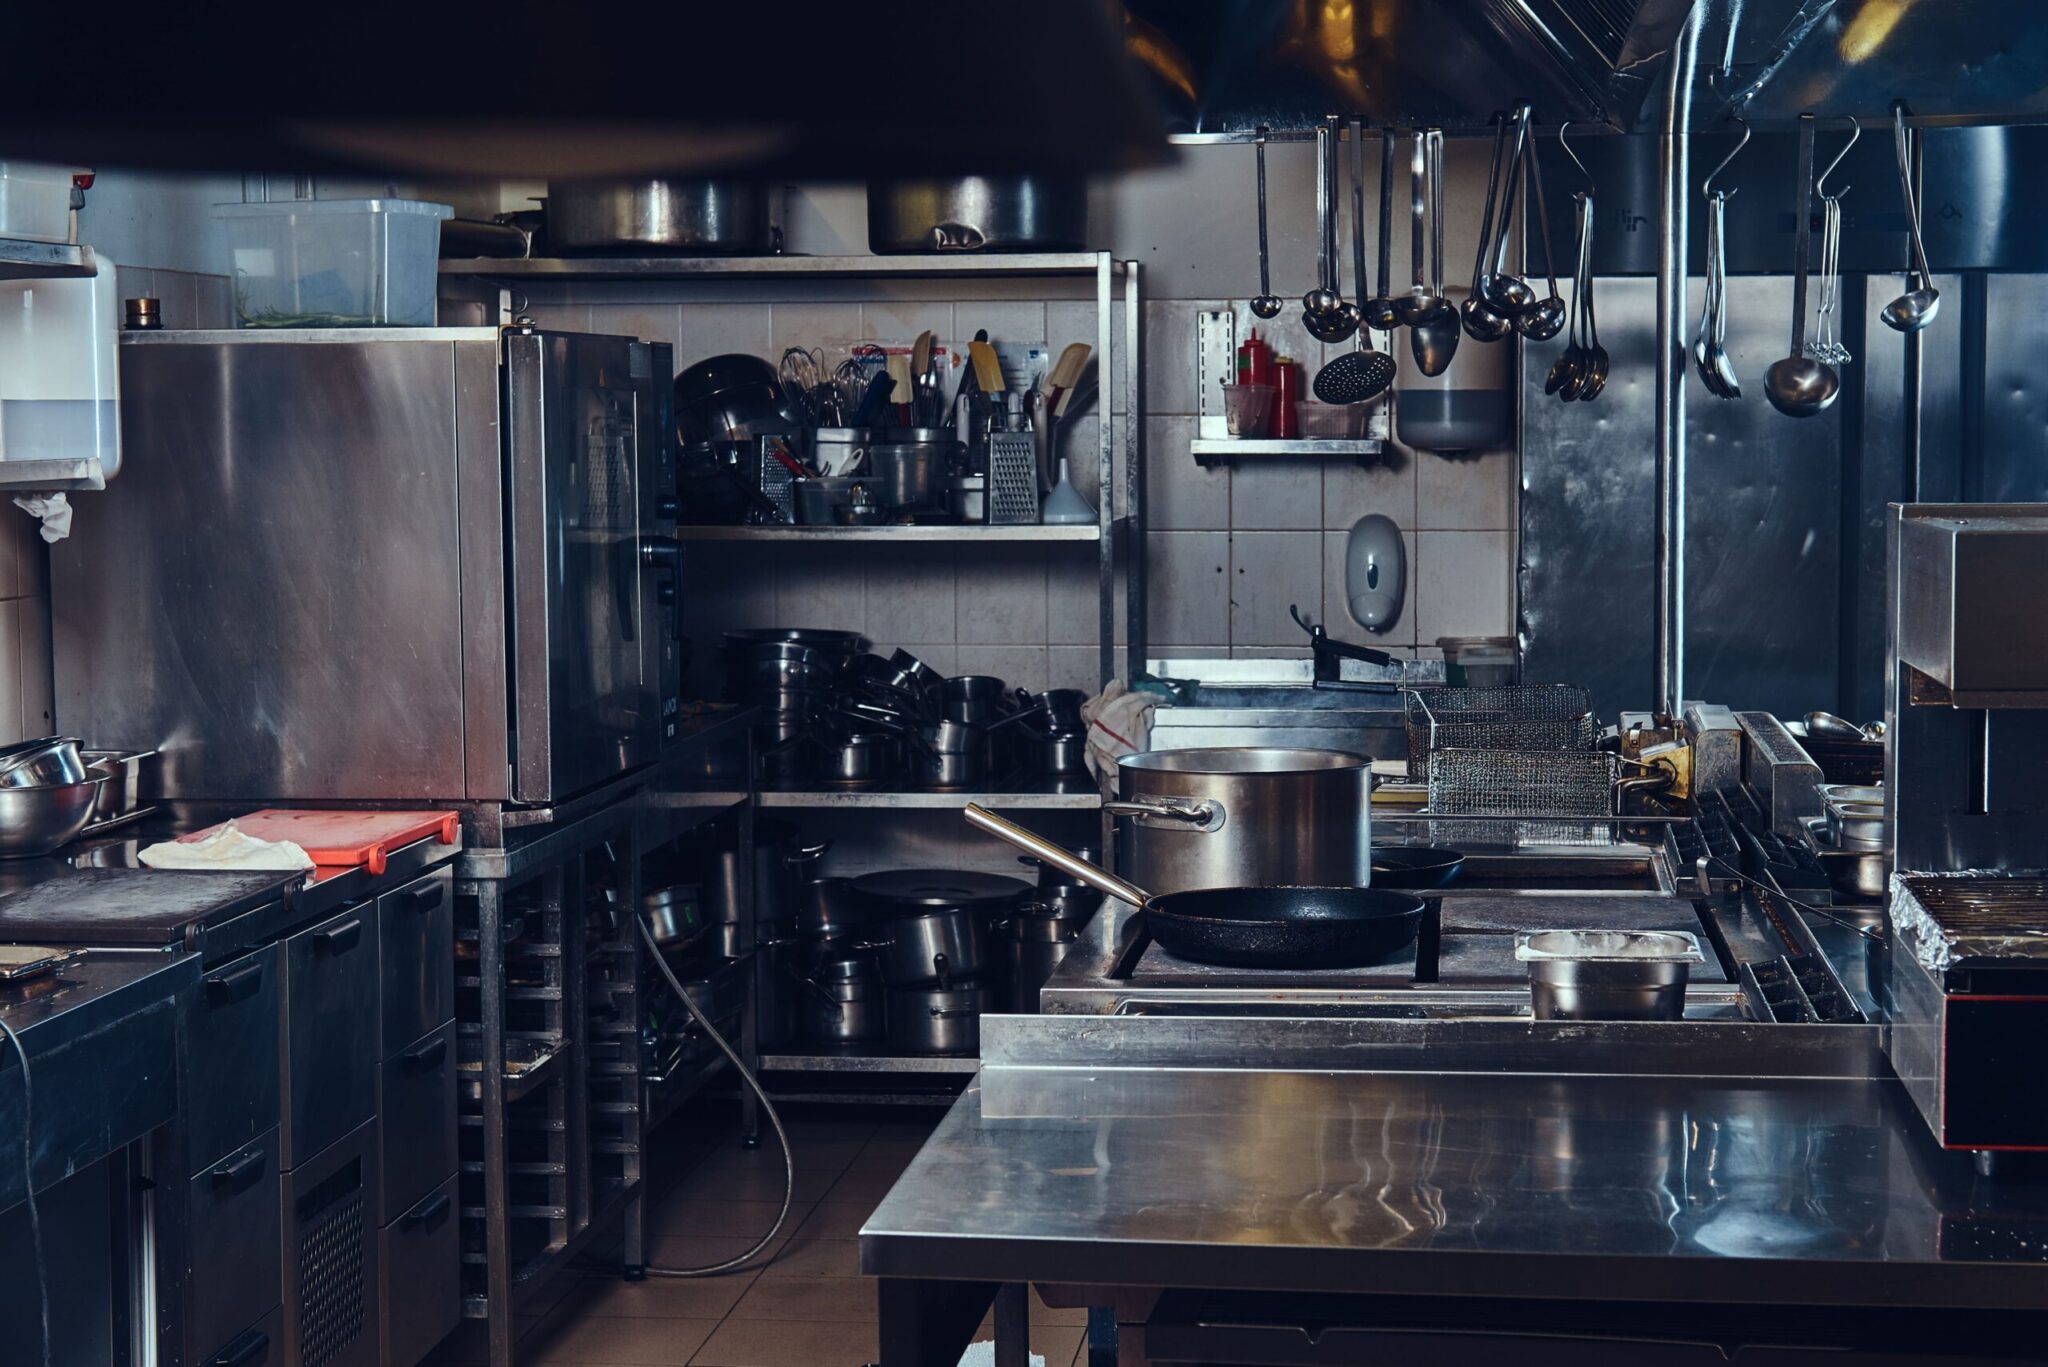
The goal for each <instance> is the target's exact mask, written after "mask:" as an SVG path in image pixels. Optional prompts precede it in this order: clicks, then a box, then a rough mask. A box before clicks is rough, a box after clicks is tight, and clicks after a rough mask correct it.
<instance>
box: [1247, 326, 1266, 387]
mask: <svg viewBox="0 0 2048 1367" xmlns="http://www.w3.org/2000/svg"><path fill="white" fill-rule="evenodd" d="M1244 347H1245V357H1246V361H1245V369H1244V374H1243V375H1242V376H1240V377H1239V383H1241V384H1271V383H1273V349H1272V348H1271V347H1269V346H1267V345H1266V344H1265V343H1264V342H1262V341H1260V340H1259V330H1258V329H1257V328H1253V329H1252V332H1251V336H1250V337H1247V338H1246V339H1245V344H1244Z"/></svg>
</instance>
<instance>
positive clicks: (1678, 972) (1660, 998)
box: [1515, 930, 1706, 1020]
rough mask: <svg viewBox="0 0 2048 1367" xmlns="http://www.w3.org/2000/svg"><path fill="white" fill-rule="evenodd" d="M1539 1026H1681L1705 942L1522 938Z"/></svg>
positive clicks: (1540, 934) (1537, 934)
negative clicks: (1693, 971) (1547, 1023)
mask: <svg viewBox="0 0 2048 1367" xmlns="http://www.w3.org/2000/svg"><path fill="white" fill-rule="evenodd" d="M1515 957H1516V958H1517V959H1519V960H1521V961H1522V962H1523V963H1525V964H1527V965H1528V966H1529V1007H1530V1014H1532V1015H1533V1016H1535V1018H1536V1019H1537V1020H1678V1019H1679V1018H1680V1017H1682V1016H1683V1015H1684V1014H1685V986H1686V980H1687V978H1688V977H1690V976H1691V968H1692V965H1694V964H1696V963H1703V962H1705V959H1706V956H1705V955H1704V954H1702V953H1701V952H1700V942H1699V937H1698V936H1696V935H1694V934H1692V933H1691V932H1690V931H1682V930H1537V931H1522V932H1521V933H1519V934H1517V935H1516V936H1515Z"/></svg>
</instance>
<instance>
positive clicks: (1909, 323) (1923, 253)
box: [1878, 100, 1941, 332]
mask: <svg viewBox="0 0 2048 1367" xmlns="http://www.w3.org/2000/svg"><path fill="white" fill-rule="evenodd" d="M1892 150H1893V151H1894V153H1896V154H1897V156H1898V159H1899V188H1900V189H1901V190H1902V191H1904V193H1905V196H1906V224H1907V226H1908V227H1910V228H1911V229H1912V230H1913V264H1914V265H1915V266H1917V267H1919V270H1920V288H1919V289H1916V290H1908V291H1907V292H1906V293H1904V294H1902V295H1900V296H1899V297H1898V298H1896V299H1894V300H1892V301H1891V302H1890V303H1889V304H1886V305H1885V306H1884V310H1883V312H1881V313H1880V314H1879V315H1878V316H1879V317H1880V318H1883V319H1884V321H1885V326H1886V327H1889V328H1891V329H1893V330H1894V331H1897V332H1918V331H1919V330H1920V329H1921V328H1924V327H1926V326H1927V325H1928V324H1929V323H1931V322H1933V321H1934V316H1935V314H1937V313H1939V312H1940V311H1941V291H1940V290H1938V289H1936V288H1934V278H1933V277H1932V276H1930V275H1929V274H1928V273H1927V248H1926V247H1924V246H1923V245H1921V242H1920V208H1919V206H1918V205H1917V204H1916V203H1915V202H1914V199H1913V164H1912V157H1911V154H1910V151H1909V149H1908V146H1907V143H1906V105H1905V102H1904V101H1903V100H1901V101H1895V102H1894V103H1893V104H1892Z"/></svg>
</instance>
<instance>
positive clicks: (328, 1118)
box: [284, 903, 377, 1169]
mask: <svg viewBox="0 0 2048 1367" xmlns="http://www.w3.org/2000/svg"><path fill="white" fill-rule="evenodd" d="M375 915H376V908H375V907H374V906H372V905H370V904H369V903H363V904H361V905H358V906H355V907H352V908H350V909H349V910H347V911H344V912H342V913H341V914H340V915H338V916H335V917H332V918H331V919H329V920H326V921H323V922H321V923H320V924H319V925H317V926H314V927H312V928H311V929H310V930H302V931H300V932H299V933H298V934H297V935H294V936H292V937H291V938H290V939H289V940H286V941H285V942H284V1015H285V1051H284V1055H285V1104H286V1110H285V1127H284V1166H285V1167H286V1168H287V1169H291V1168H295V1167H297V1166H299V1164H301V1163H303V1162H305V1161H306V1159H307V1158H309V1157H311V1156H312V1155H313V1154H316V1153H319V1152H320V1151H321V1150H322V1149H325V1148H326V1147H327V1146H328V1145H329V1144H332V1143H334V1142H335V1141H336V1140H337V1139H340V1138H341V1137H342V1136H343V1135H345V1134H347V1133H348V1132H349V1131H350V1130H352V1129H354V1128H355V1127H356V1126H358V1125H361V1124H362V1123H363V1122H364V1121H366V1120H368V1119H369V1118H370V1117H371V1116H372V1115H373V1114H375V1112H376V1106H377V1054H376V1049H377V937H376V930H375V924H374V917H375Z"/></svg>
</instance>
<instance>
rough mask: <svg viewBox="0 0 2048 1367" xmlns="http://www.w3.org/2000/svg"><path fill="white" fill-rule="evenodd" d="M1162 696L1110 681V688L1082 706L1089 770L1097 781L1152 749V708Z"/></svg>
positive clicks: (1122, 682) (1119, 680) (1117, 681)
mask: <svg viewBox="0 0 2048 1367" xmlns="http://www.w3.org/2000/svg"><path fill="white" fill-rule="evenodd" d="M1158 703H1159V695H1158V694H1157V693H1154V692H1151V691H1150V690H1149V689H1142V688H1141V689H1139V690H1137V691H1136V692H1132V691H1131V690H1129V689H1127V688H1125V687H1124V681H1123V680H1122V679H1111V680H1110V681H1109V684H1108V686H1107V687H1105V688H1104V689H1103V690H1102V692H1101V693H1099V694H1097V695H1096V696H1095V697H1092V698H1090V699H1089V700H1088V701H1087V702H1086V703H1083V704H1082V706H1081V715H1082V716H1083V717H1086V718H1087V719H1088V768H1089V771H1090V772H1092V773H1093V774H1094V775H1095V777H1096V778H1097V779H1102V780H1107V779H1110V778H1113V777H1114V776H1115V774H1116V762H1117V761H1118V760H1119V759H1122V758H1123V757H1124V756H1125V755H1134V754H1137V753H1138V752H1139V751H1141V750H1149V749H1151V748H1152V709H1153V708H1154V707H1155V706H1157V705H1158Z"/></svg>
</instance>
